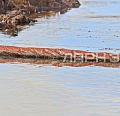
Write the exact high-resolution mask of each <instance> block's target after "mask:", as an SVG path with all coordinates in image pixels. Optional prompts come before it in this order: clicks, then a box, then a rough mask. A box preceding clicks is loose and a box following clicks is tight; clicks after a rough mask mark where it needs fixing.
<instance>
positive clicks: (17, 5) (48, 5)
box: [0, 0, 80, 36]
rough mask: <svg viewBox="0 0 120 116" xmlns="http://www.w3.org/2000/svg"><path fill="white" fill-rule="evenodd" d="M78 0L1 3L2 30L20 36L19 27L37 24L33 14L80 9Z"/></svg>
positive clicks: (0, 28)
mask: <svg viewBox="0 0 120 116" xmlns="http://www.w3.org/2000/svg"><path fill="white" fill-rule="evenodd" d="M79 6H80V3H79V1H78V0H34V1H32V0H9V1H4V0H3V1H0V7H1V8H0V30H1V31H2V32H4V33H6V34H10V35H12V36H17V35H18V30H17V26H18V25H28V24H30V23H32V22H36V20H35V19H33V18H32V17H31V14H36V13H37V14H43V13H44V14H45V13H46V14H47V13H50V12H52V11H54V12H60V11H61V13H62V12H64V9H68V8H78V7H79ZM65 11H66V10H65Z"/></svg>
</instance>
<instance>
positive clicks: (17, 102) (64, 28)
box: [0, 0, 120, 116]
mask: <svg viewBox="0 0 120 116" xmlns="http://www.w3.org/2000/svg"><path fill="white" fill-rule="evenodd" d="M80 2H81V4H82V5H81V7H80V8H78V9H71V10H68V12H66V13H64V14H60V13H57V14H56V15H55V16H51V17H44V18H37V20H38V22H37V23H36V24H35V25H33V26H32V25H31V26H25V27H24V29H23V30H22V31H20V32H19V34H18V36H17V37H11V36H9V35H4V34H3V33H2V32H0V45H14V46H24V47H30V46H32V47H51V48H70V49H81V50H87V51H107V52H112V53H120V39H119V38H120V29H119V27H120V12H119V11H120V7H119V6H120V1H119V0H81V1H80ZM119 76H120V71H119V67H103V66H94V65H91V66H81V67H70V66H63V67H57V66H52V65H50V64H49V65H44V64H37V63H20V62H11V63H10V62H8V63H7V62H6V63H0V115H1V116H119V115H120V78H119Z"/></svg>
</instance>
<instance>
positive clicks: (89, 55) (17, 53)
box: [0, 46, 120, 63]
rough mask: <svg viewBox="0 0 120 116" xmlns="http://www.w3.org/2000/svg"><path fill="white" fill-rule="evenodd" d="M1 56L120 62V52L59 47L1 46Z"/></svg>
mask: <svg viewBox="0 0 120 116" xmlns="http://www.w3.org/2000/svg"><path fill="white" fill-rule="evenodd" d="M0 57H1V58H24V59H31V58H34V59H45V60H62V61H63V62H68V61H69V62H81V63H83V62H89V61H94V62H109V63H119V62H120V54H113V53H106V52H86V51H82V50H69V49H63V48H62V49H57V48H32V47H15V46H0Z"/></svg>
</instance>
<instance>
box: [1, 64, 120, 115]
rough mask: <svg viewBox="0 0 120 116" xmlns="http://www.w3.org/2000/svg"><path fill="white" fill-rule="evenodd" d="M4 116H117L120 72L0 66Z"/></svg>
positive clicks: (119, 101) (96, 69)
mask: <svg viewBox="0 0 120 116" xmlns="http://www.w3.org/2000/svg"><path fill="white" fill-rule="evenodd" d="M0 72H1V74H0V75H1V76H0V114H1V115H3V116H9V115H10V114H11V115H17V116H21V115H22V116H26V115H28V116H33V115H34V116H39V115H42V116H67V115H70V116H80V115H82V116H119V115H120V105H119V103H120V99H119V98H120V93H119V89H120V78H119V77H120V71H119V68H104V67H76V68H75V67H74V68H73V67H52V66H41V65H40V66H39V65H35V64H33V65H30V64H18V63H13V64H7V63H5V64H0Z"/></svg>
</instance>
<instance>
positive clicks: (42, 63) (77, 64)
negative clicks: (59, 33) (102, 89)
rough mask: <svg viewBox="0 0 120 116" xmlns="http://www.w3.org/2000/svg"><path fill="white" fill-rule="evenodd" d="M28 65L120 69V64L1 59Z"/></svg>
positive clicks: (3, 61) (6, 61) (2, 61)
mask: <svg viewBox="0 0 120 116" xmlns="http://www.w3.org/2000/svg"><path fill="white" fill-rule="evenodd" d="M15 62H16V63H26V64H31V65H38V66H57V67H63V66H70V67H84V66H102V67H111V68H120V62H113V63H112V62H104V61H103V62H96V61H87V62H81V61H78V62H77V61H76V62H74V61H73V62H71V61H70V60H66V62H64V61H63V60H55V59H49V60H42V59H39V58H0V63H15Z"/></svg>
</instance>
